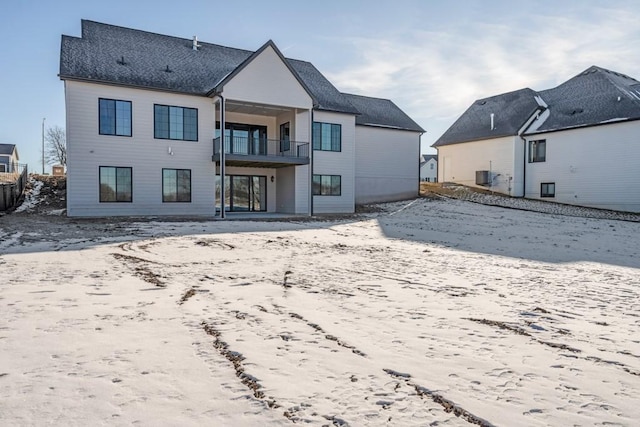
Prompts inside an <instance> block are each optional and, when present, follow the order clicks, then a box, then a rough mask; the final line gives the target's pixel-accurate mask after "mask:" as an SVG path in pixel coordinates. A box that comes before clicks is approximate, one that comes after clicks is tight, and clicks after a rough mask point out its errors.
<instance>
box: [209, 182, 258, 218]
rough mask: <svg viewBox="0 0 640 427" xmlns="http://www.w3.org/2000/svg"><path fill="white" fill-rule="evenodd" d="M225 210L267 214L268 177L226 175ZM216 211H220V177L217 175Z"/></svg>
mask: <svg viewBox="0 0 640 427" xmlns="http://www.w3.org/2000/svg"><path fill="white" fill-rule="evenodd" d="M224 189H225V203H224V205H225V206H224V207H225V210H226V211H228V212H266V210H267V177H266V176H258V175H226V176H225V177H224ZM216 210H218V211H219V210H220V175H216Z"/></svg>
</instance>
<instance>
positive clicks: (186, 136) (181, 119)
mask: <svg viewBox="0 0 640 427" xmlns="http://www.w3.org/2000/svg"><path fill="white" fill-rule="evenodd" d="M153 129H154V132H153V136H154V138H156V139H178V140H183V141H197V140H198V110H197V109H195V108H186V107H172V106H169V105H158V104H155V105H154V106H153Z"/></svg>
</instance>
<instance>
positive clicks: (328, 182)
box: [313, 175, 342, 196]
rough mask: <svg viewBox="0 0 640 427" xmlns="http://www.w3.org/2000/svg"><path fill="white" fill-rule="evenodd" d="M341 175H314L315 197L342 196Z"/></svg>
mask: <svg viewBox="0 0 640 427" xmlns="http://www.w3.org/2000/svg"><path fill="white" fill-rule="evenodd" d="M341 180H342V178H341V177H340V175H313V195H314V196H340V195H341V194H342V188H341V187H342V185H341Z"/></svg>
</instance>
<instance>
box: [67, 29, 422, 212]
mask: <svg viewBox="0 0 640 427" xmlns="http://www.w3.org/2000/svg"><path fill="white" fill-rule="evenodd" d="M59 76H60V78H61V79H62V80H63V81H64V84H65V98H66V113H67V151H68V153H67V155H68V164H67V166H68V167H67V177H68V178H67V179H68V183H67V193H68V197H67V206H68V209H67V212H68V215H70V216H96V215H97V216H106V215H205V216H212V215H214V214H215V213H216V212H218V213H219V215H220V216H222V217H224V216H225V212H247V211H252V212H281V213H294V214H305V215H310V214H317V213H339V212H353V211H354V206H355V203H360V202H366V201H382V200H396V199H401V198H407V197H414V196H416V195H417V193H418V185H417V177H418V167H417V165H416V164H415V158H416V157H417V153H418V152H419V141H420V135H421V133H423V132H424V131H423V130H422V128H420V126H418V125H417V124H416V123H415V122H414V121H413V120H411V119H410V118H409V117H408V116H407V115H406V114H405V113H404V112H403V111H402V110H400V108H398V107H397V106H396V105H395V104H393V103H392V102H391V101H389V100H385V99H379V98H368V97H360V96H357V95H348V94H344V93H341V92H340V91H338V90H337V89H336V88H335V87H334V86H333V85H332V84H331V82H329V81H328V80H327V79H326V78H325V77H324V76H323V75H322V73H320V72H319V71H318V70H317V69H316V68H315V67H314V66H313V64H311V63H309V62H306V61H299V60H294V59H289V58H285V57H284V56H283V55H282V53H281V52H280V51H279V50H278V48H277V46H276V45H275V44H274V43H273V42H272V41H268V42H267V43H265V44H264V45H263V46H262V47H260V48H259V49H258V50H256V51H248V50H243V49H235V48H231V47H225V46H220V45H216V44H211V43H205V42H201V41H198V40H197V38H195V37H194V38H193V40H191V39H183V38H178V37H172V36H167V35H162V34H155V33H150V32H146V31H140V30H135V29H130V28H123V27H118V26H114V25H108V24H102V23H98V22H93V21H86V20H83V21H82V36H81V37H71V36H62V45H61V52H60V74H59ZM221 177H224V178H223V179H221Z"/></svg>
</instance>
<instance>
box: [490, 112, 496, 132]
mask: <svg viewBox="0 0 640 427" xmlns="http://www.w3.org/2000/svg"><path fill="white" fill-rule="evenodd" d="M494 116H495V114H493V113H491V130H494V129H495V128H496V127H495V126H494V124H495V123H494V120H493V118H494Z"/></svg>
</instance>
